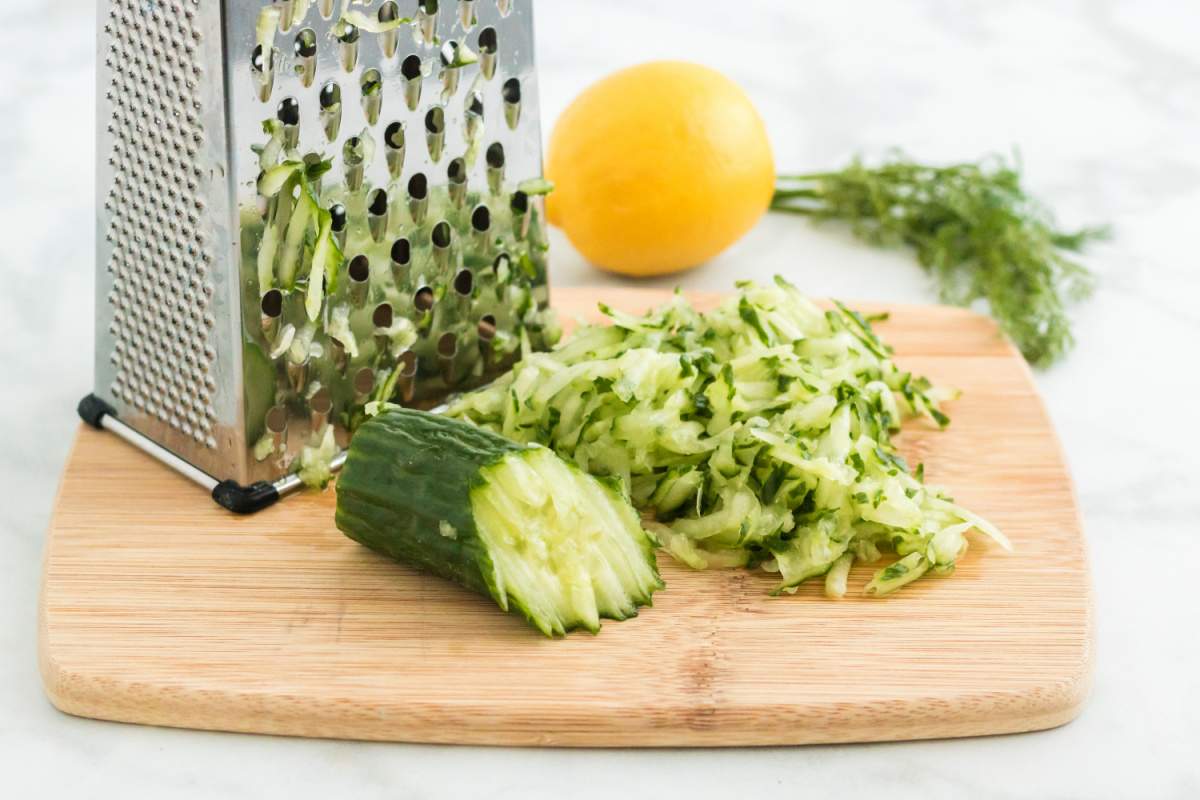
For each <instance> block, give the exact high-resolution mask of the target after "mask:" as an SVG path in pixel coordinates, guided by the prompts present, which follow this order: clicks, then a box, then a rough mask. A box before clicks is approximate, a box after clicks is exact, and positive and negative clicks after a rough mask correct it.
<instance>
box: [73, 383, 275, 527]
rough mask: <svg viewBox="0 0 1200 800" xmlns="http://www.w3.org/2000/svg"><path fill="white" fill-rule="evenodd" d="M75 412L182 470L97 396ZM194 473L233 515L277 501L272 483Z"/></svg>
mask: <svg viewBox="0 0 1200 800" xmlns="http://www.w3.org/2000/svg"><path fill="white" fill-rule="evenodd" d="M76 410H77V411H78V412H79V418H80V419H82V420H83V421H84V422H86V423H87V424H88V425H91V426H92V427H93V428H96V429H102V428H105V427H111V426H113V425H116V426H119V430H118V431H117V433H120V434H121V437H122V438H124V439H127V440H128V439H129V437H130V436H134V437H137V439H139V440H141V441H140V442H135V443H136V444H137V445H138V447H140V448H141V449H143V450H145V451H146V452H147V453H149V454H150V455H152V456H154V457H155V458H157V459H158V460H159V461H162V462H163V463H165V464H167V465H170V466H175V467H176V469H181V467H180V466H179V465H180V464H182V462H181V461H180V460H179V459H178V458H177V457H176V456H174V454H172V453H170V452H169V451H168V450H166V449H165V448H163V447H162V446H161V445H159V444H158V443H156V442H153V441H151V440H150V439H147V438H146V437H144V436H142V435H141V434H140V433H138V432H137V431H135V430H133V429H132V428H130V427H129V426H127V425H125V424H124V423H123V422H121V421H120V419H119V418H118V417H117V411H116V409H115V408H113V407H112V406H110V405H109V404H108V403H106V402H104V401H103V400H101V399H100V398H99V397H96V395H94V394H89V395H87V396H86V397H84V398H83V399H82V400H80V401H79V405H78V406H77V407H76ZM105 417H109V418H110V419H111V422H110V423H109V425H107V426H106V425H105V424H104V418H105ZM197 473H198V474H200V475H202V476H203V477H204V478H206V479H207V481H209V482H210V483H209V482H206V488H207V486H212V499H213V500H214V501H216V503H217V505H219V506H221V507H222V508H226V509H229V510H230V511H232V512H233V513H235V514H253V513H254V512H255V511H261V510H262V509H264V508H266V507H267V506H269V505H273V504H274V503H275V501H276V500H278V499H279V489H278V488H277V487H276V486H275V484H272V483H267V482H266V481H259V482H257V483H252V484H250V485H249V486H242V485H241V484H240V483H238V482H237V481H216V480H214V479H212V478H209V477H208V476H207V475H203V473H199V472H198V471H197ZM185 474H186V473H185ZM189 477H191V478H193V480H198V478H197V477H196V476H195V475H189Z"/></svg>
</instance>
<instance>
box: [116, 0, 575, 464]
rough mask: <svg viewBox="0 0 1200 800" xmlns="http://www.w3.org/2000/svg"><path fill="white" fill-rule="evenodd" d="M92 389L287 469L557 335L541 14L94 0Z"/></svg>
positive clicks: (167, 428) (237, 454)
mask: <svg viewBox="0 0 1200 800" xmlns="http://www.w3.org/2000/svg"><path fill="white" fill-rule="evenodd" d="M100 13H101V26H102V34H101V44H100V47H101V54H102V65H101V68H100V70H99V73H100V74H99V91H100V95H101V97H100V115H99V119H100V121H101V126H102V127H101V130H100V131H99V146H100V154H101V159H100V161H101V170H100V179H99V181H98V191H99V193H100V194H101V203H102V209H101V211H100V214H99V217H100V218H99V225H100V239H99V243H98V261H97V263H98V266H99V269H98V289H97V359H96V395H97V396H98V397H99V398H100V399H102V400H104V401H106V402H107V403H109V404H110V405H111V406H113V408H114V409H115V412H116V414H117V416H119V417H120V419H121V421H122V422H123V423H125V424H127V425H129V426H131V427H132V428H134V429H135V430H137V431H138V432H139V433H141V434H143V435H145V436H146V437H148V438H150V439H152V440H153V441H154V442H156V443H158V444H160V445H162V446H164V447H166V448H167V449H168V450H170V451H171V452H173V453H175V454H176V455H178V456H180V457H181V458H183V459H184V460H185V461H187V462H189V463H191V464H193V465H194V466H196V467H198V468H200V469H201V470H203V471H204V472H206V473H207V474H209V475H211V476H215V477H216V478H230V479H233V480H236V481H238V482H240V483H250V482H253V481H259V480H268V481H271V480H275V479H278V478H280V477H281V476H283V475H285V474H287V473H288V472H289V471H290V470H292V469H294V468H295V466H296V463H297V456H298V454H299V453H300V451H301V449H302V448H303V447H304V446H305V445H311V444H313V443H315V442H316V441H318V440H320V439H322V438H323V434H324V433H325V432H326V429H327V426H331V427H330V428H329V429H330V430H332V431H333V432H334V436H335V440H336V442H337V444H338V445H341V446H344V445H345V443H346V442H347V440H348V437H349V434H350V432H351V431H352V430H353V428H354V427H355V426H356V424H357V423H358V422H359V421H360V420H361V419H362V415H363V407H364V404H365V403H367V402H369V401H371V400H385V399H391V400H394V401H397V402H404V403H408V404H429V405H431V404H433V403H436V402H437V401H438V399H440V398H441V397H442V396H444V395H445V394H446V393H448V392H450V391H454V390H458V389H461V388H467V387H469V386H472V385H476V384H478V383H482V382H485V381H486V380H489V379H490V378H491V377H494V376H495V375H496V374H498V373H499V372H501V371H503V370H504V369H506V368H507V367H508V366H509V365H510V364H511V362H512V361H513V360H514V359H515V358H516V357H517V355H518V353H519V350H520V347H521V342H522V339H523V338H524V339H525V340H526V341H528V342H529V345H530V346H531V347H534V348H540V347H544V346H546V345H548V344H550V343H552V342H553V340H554V338H556V336H557V332H556V326H555V325H554V323H553V322H552V321H551V319H552V318H551V317H549V315H548V314H547V313H546V312H545V306H546V302H547V292H546V269H545V255H544V253H545V234H544V229H543V226H544V222H543V219H544V211H543V204H542V197H541V192H542V191H543V189H544V186H543V184H542V182H541V181H540V175H541V151H540V130H539V125H538V118H537V113H536V97H537V84H536V73H535V71H534V66H533V59H532V45H533V27H532V17H531V8H530V6H529V4H528V3H519V2H518V3H512V2H507V0H458V2H441V3H439V2H437V1H436V0H404V2H394V1H393V0H384V1H383V2H380V0H367V1H366V2H362V1H360V0H355V1H354V2H352V3H351V2H348V1H347V0H338V2H332V1H331V0H318V2H315V3H314V2H307V0H284V1H283V2H273V3H264V2H245V1H244V0H224V1H223V2H211V3H209V2H200V0H158V2H145V0H106V1H105V2H102V3H101V12H100Z"/></svg>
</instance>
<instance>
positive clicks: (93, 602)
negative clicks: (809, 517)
mask: <svg viewBox="0 0 1200 800" xmlns="http://www.w3.org/2000/svg"><path fill="white" fill-rule="evenodd" d="M666 297H667V293H666V292H660V291H651V290H638V289H596V290H580V289H573V290H559V291H558V292H556V293H555V296H554V302H555V305H556V306H557V308H559V309H560V310H561V311H562V313H563V315H564V316H566V317H570V316H571V315H574V314H581V315H584V316H589V317H594V316H595V314H594V312H592V311H591V309H593V308H594V307H595V302H596V301H597V300H603V301H605V302H607V303H609V304H610V305H612V306H614V307H617V308H621V309H624V310H628V311H640V310H642V309H644V308H646V307H648V306H649V305H652V304H655V303H658V302H660V301H662V300H664V299H666ZM716 299H717V298H716V297H715V296H712V295H708V296H697V297H696V301H697V302H698V303H699V304H702V305H706V306H707V305H711V304H712V303H714V302H715V300H716ZM862 307H863V308H864V310H872V309H871V307H870V306H862ZM888 308H889V309H890V310H891V311H892V319H891V321H889V322H887V323H884V324H882V325H880V332H881V333H882V335H883V336H884V337H885V338H886V339H887V340H888V341H890V342H891V343H892V344H894V345H895V347H896V351H897V359H898V361H899V362H900V364H901V366H902V367H904V368H906V369H911V370H913V371H915V372H920V373H924V374H927V375H929V376H930V377H931V378H933V379H934V380H935V381H939V382H944V383H948V384H952V385H955V386H958V387H959V388H961V389H963V390H964V395H963V397H962V399H961V400H959V401H957V402H955V403H953V404H952V405H951V406H950V408H949V412H950V415H951V417H952V418H953V424H952V425H951V426H950V428H949V429H948V430H946V431H945V432H939V431H937V430H934V429H932V428H929V427H925V426H923V425H921V424H919V423H913V424H911V425H910V426H909V427H908V429H906V431H905V432H904V433H903V434H902V436H901V439H900V442H901V448H902V450H903V451H904V453H905V455H906V456H907V457H908V458H909V461H910V462H911V463H916V462H919V461H923V462H925V464H926V475H927V479H928V480H929V481H930V482H932V483H937V484H941V485H944V486H947V487H948V488H949V489H950V491H951V492H952V494H953V496H954V497H955V498H956V499H957V500H958V501H960V502H962V503H964V504H965V505H966V506H967V507H969V508H971V509H974V510H976V511H978V512H979V513H981V514H983V515H984V516H986V517H989V518H990V519H991V520H992V521H994V522H995V523H996V524H998V525H999V526H1000V527H1001V528H1002V529H1003V530H1004V531H1005V532H1007V534H1008V535H1009V537H1010V538H1011V539H1012V540H1013V543H1014V544H1015V546H1016V552H1015V553H1014V554H1012V555H1005V554H1004V553H1003V552H1002V551H1000V550H999V549H998V548H997V547H996V546H994V545H990V544H988V543H987V542H986V541H984V540H983V538H982V537H980V536H977V535H973V541H972V546H971V550H970V551H969V552H968V554H967V555H966V556H965V557H964V558H963V559H962V560H961V561H960V562H959V567H958V570H957V573H956V574H955V575H953V576H952V577H949V578H937V577H927V578H924V579H922V580H920V581H918V582H916V583H915V584H912V585H910V586H908V587H906V588H905V589H903V590H901V591H900V592H899V593H898V594H896V595H893V596H889V597H886V598H864V597H861V596H858V594H857V591H858V590H861V588H862V586H863V584H865V582H866V580H867V579H868V576H869V574H870V573H871V571H872V570H873V569H874V567H867V566H863V567H858V568H856V569H855V570H854V572H853V574H852V576H851V584H850V585H851V595H850V596H847V597H846V598H845V599H843V600H841V601H830V600H826V599H825V598H824V597H823V596H822V593H821V585H820V581H816V582H815V583H810V584H808V585H806V586H805V587H803V588H802V589H801V591H800V592H799V593H798V594H796V595H794V596H783V597H775V598H773V597H769V596H768V594H767V592H768V590H769V589H770V588H771V586H772V585H773V582H774V580H775V579H774V578H773V577H771V576H768V575H765V574H762V573H754V572H748V571H745V570H720V571H711V572H693V571H690V570H688V569H686V568H683V567H680V566H678V565H676V564H674V563H673V562H672V561H671V560H670V558H669V557H667V556H665V555H663V556H660V563H661V566H662V573H663V577H664V579H665V580H666V583H667V589H666V590H664V591H662V592H660V593H659V594H657V595H655V603H654V607H653V608H649V609H644V610H643V612H642V614H641V616H639V617H638V618H637V619H633V620H629V621H627V622H624V623H619V624H618V623H613V622H608V623H606V624H605V625H604V629H603V631H602V632H601V633H600V635H598V636H594V637H593V636H591V635H588V634H572V635H570V636H569V637H567V638H566V639H562V640H558V641H551V640H547V639H544V638H543V637H541V636H540V635H539V634H537V633H536V632H534V631H533V630H532V629H530V628H528V627H526V626H525V624H524V623H523V622H522V621H520V620H519V619H517V618H516V617H513V616H506V615H503V614H501V613H500V612H499V611H498V610H497V609H496V608H495V606H494V605H493V604H492V603H491V601H489V600H486V599H484V598H481V597H477V596H474V595H472V594H468V593H467V592H465V591H464V590H462V589H459V588H458V587H456V586H455V585H453V584H450V583H448V582H445V581H442V580H440V579H437V578H433V577H429V576H426V575H422V574H418V573H417V572H415V571H413V570H411V569H409V568H407V567H404V566H400V565H397V564H395V563H392V562H390V561H388V560H386V559H384V558H383V557H381V556H378V555H376V554H375V553H373V552H370V551H368V550H367V549H365V548H363V547H360V546H359V545H357V544H355V543H354V542H351V541H350V540H348V539H346V538H345V537H344V536H343V535H342V534H341V533H339V532H338V531H337V529H336V528H335V527H334V525H333V506H334V493H333V492H332V491H327V492H324V493H319V494H317V493H309V494H304V495H300V496H296V497H292V498H288V499H286V500H284V501H283V502H281V503H279V504H278V505H276V506H274V507H272V508H270V509H268V510H266V511H264V512H262V513H260V514H258V515H256V516H253V517H236V516H233V515H230V514H229V513H227V512H225V511H223V510H221V509H219V508H218V507H217V506H216V505H214V504H213V502H212V501H211V500H210V499H209V498H208V497H207V495H206V494H205V493H204V492H202V491H199V490H197V489H196V488H195V487H194V486H193V485H192V484H190V483H188V482H187V481H186V480H185V479H183V478H182V477H180V476H178V475H176V474H174V473H173V472H171V471H169V470H167V469H166V468H165V467H162V466H160V465H159V464H158V463H157V462H154V461H152V460H151V459H150V458H149V457H147V456H145V455H143V454H141V453H140V452H138V451H136V450H134V449H133V448H131V447H130V446H128V445H126V444H124V443H123V442H121V441H120V440H118V439H117V438H116V437H115V436H113V435H111V434H108V433H102V432H97V431H93V430H91V429H87V428H81V430H80V431H79V434H78V437H77V439H76V442H75V447H74V450H73V452H72V453H71V456H70V459H69V461H68V463H67V466H66V471H65V473H64V475H63V478H62V485H61V488H60V492H59V496H58V499H57V501H56V508H55V512H54V516H53V520H52V522H51V524H50V530H49V534H48V537H47V543H46V551H45V567H44V569H45V574H44V578H43V586H42V597H41V609H40V617H41V619H40V622H41V624H40V639H41V641H40V657H41V669H42V675H43V678H44V681H45V686H46V691H47V693H48V694H49V696H50V699H51V701H52V702H53V703H54V704H55V705H56V706H58V707H59V708H60V709H62V710H63V711H66V712H68V713H71V714H78V715H82V716H88V717H98V718H102V719H112V720H122V721H126V722H141V723H148V724H154V725H170V726H177V727H191V728H208V729H217V730H229V731H253V732H261V733H278V734H291V735H299V736H321V737H338V738H353V739H388V740H401V741H417V742H453V743H475V744H518V745H573V746H586V745H596V746H620V745H636V746H651V745H765V744H801V743H812V742H848V741H875V740H887V739H919V738H930V737H945V736H968V735H975V734H990V733H1009V732H1015V731H1027V730H1034V729H1039V728H1048V727H1052V726H1055V725H1060V724H1062V723H1064V722H1067V721H1068V720H1070V719H1071V718H1073V717H1074V716H1075V715H1076V714H1077V713H1078V710H1079V707H1080V704H1081V703H1082V702H1083V699H1084V697H1085V695H1086V692H1087V688H1088V684H1089V679H1090V671H1091V660H1092V616H1091V614H1092V612H1091V599H1090V586H1089V577H1088V568H1087V558H1086V553H1085V548H1084V542H1083V536H1082V531H1081V529H1080V522H1079V515H1078V513H1077V510H1076V504H1075V498H1074V494H1073V490H1072V487H1071V481H1070V478H1069V476H1068V474H1067V471H1066V468H1065V466H1064V464H1063V458H1062V455H1061V452H1060V449H1059V445H1058V442H1057V440H1056V438H1055V435H1054V431H1053V430H1052V429H1051V426H1050V423H1049V420H1048V419H1047V417H1046V413H1045V410H1044V409H1043V407H1042V403H1041V401H1040V400H1039V399H1038V396H1037V394H1036V393H1035V391H1034V387H1033V384H1032V381H1031V376H1030V373H1029V370H1028V369H1027V368H1026V366H1025V364H1024V362H1023V361H1021V359H1020V357H1019V356H1018V355H1017V353H1016V352H1015V351H1014V350H1013V348H1012V347H1011V346H1010V345H1008V344H1007V343H1006V342H1004V341H1003V340H1001V339H1000V337H999V336H998V334H997V331H996V328H995V326H994V325H993V323H991V322H990V321H988V320H987V319H985V318H983V317H980V316H977V315H974V314H971V313H969V312H967V311H962V310H957V309H948V308H935V307H896V306H889V307H888Z"/></svg>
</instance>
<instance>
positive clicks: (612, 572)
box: [336, 407, 663, 636]
mask: <svg viewBox="0 0 1200 800" xmlns="http://www.w3.org/2000/svg"><path fill="white" fill-rule="evenodd" d="M336 521H337V526H338V528H339V529H341V530H342V532H344V533H345V534H346V535H347V536H349V537H350V538H351V539H354V540H355V541H357V542H360V543H362V544H364V545H366V546H367V547H370V548H371V549H373V550H376V551H378V552H380V553H384V554H385V555H388V556H391V557H392V558H395V559H396V560H398V561H402V562H405V563H407V564H410V565H412V566H415V567H418V568H421V569H424V570H426V571H428V572H432V573H434V574H436V575H440V576H442V577H444V578H449V579H450V580H453V581H456V582H457V583H459V584H461V585H462V586H465V587H466V588H468V589H471V590H473V591H476V592H479V593H480V594H485V595H488V596H489V597H491V598H492V599H494V600H495V601H496V603H497V604H498V605H499V606H500V607H501V608H502V609H505V610H511V611H515V612H517V613H519V614H520V615H521V616H523V617H524V618H525V619H526V620H528V621H529V622H530V623H531V624H532V625H533V626H534V627H536V628H537V629H538V630H540V631H541V632H542V633H544V634H546V635H547V636H557V635H561V634H564V633H566V632H567V631H570V630H574V629H576V628H584V629H587V630H589V631H592V632H593V633H594V632H596V631H598V630H599V628H600V620H601V619H615V620H622V619H627V618H629V617H632V616H636V615H637V613H638V608H639V607H640V606H644V605H649V604H650V602H651V595H652V594H653V593H654V592H655V591H656V590H658V589H660V588H662V586H663V584H662V581H661V579H660V578H659V576H658V569H657V566H656V563H655V557H654V547H655V544H656V543H655V541H654V540H653V538H652V537H651V536H650V535H649V534H648V533H646V531H644V530H643V529H642V526H641V522H640V520H639V518H638V516H637V513H636V512H635V511H634V510H633V508H632V507H631V506H630V505H629V503H628V502H627V501H626V499H625V498H624V496H623V495H622V494H621V492H620V491H619V488H618V486H617V485H615V484H614V482H611V481H609V482H605V481H601V480H598V479H596V478H594V477H592V476H590V475H588V474H586V473H584V472H583V471H581V470H580V469H579V468H578V467H575V466H574V465H571V464H568V463H566V462H565V461H563V460H562V459H560V458H559V457H558V456H556V455H555V454H554V453H553V452H552V451H551V450H548V449H547V448H544V447H540V446H536V445H533V446H530V445H521V444H517V443H514V442H512V441H510V440H508V439H505V438H503V437H501V436H498V435H496V434H494V433H490V432H488V431H485V430H481V429H479V428H476V427H474V426H472V425H469V424H467V423H464V422H461V421H458V420H453V419H448V418H446V417H442V416H438V415H435V414H428V413H426V412H422V411H414V410H410V409H400V408H395V407H390V408H388V409H387V410H385V411H383V412H382V413H380V414H379V415H378V416H375V417H374V418H372V419H370V420H368V421H367V422H366V423H364V424H363V425H362V426H361V427H360V428H359V429H358V431H357V432H356V433H355V435H354V439H353V440H352V441H351V444H350V450H349V454H348V456H347V459H346V464H345V466H344V467H343V469H342V473H341V476H340V477H339V479H338V482H337V515H336Z"/></svg>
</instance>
